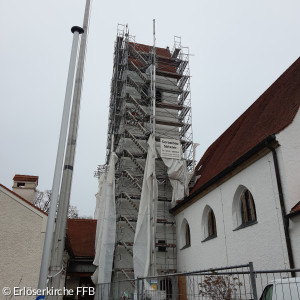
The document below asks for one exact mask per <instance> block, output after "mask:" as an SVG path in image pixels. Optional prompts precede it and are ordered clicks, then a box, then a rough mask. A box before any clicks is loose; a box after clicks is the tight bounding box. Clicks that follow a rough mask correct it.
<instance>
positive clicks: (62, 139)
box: [38, 26, 83, 290]
mask: <svg viewBox="0 0 300 300" xmlns="http://www.w3.org/2000/svg"><path fill="white" fill-rule="evenodd" d="M71 31H72V33H73V43H72V51H71V58H70V64H69V73H68V80H67V87H66V95H65V102H64V108H63V116H62V121H61V129H60V135H59V142H58V149H57V156H56V164H55V171H54V177H53V184H52V194H51V202H50V211H49V214H48V219H47V228H46V233H45V239H44V248H43V254H42V261H41V269H40V275H39V283H38V289H39V290H44V289H45V288H46V286H47V277H48V267H49V261H50V255H51V247H52V238H53V230H54V221H55V216H56V207H57V202H58V196H59V188H60V180H61V174H62V165H63V159H64V153H65V145H66V137H67V132H68V131H67V130H68V122H69V115H70V106H71V99H72V91H73V83H74V74H75V68H76V57H77V49H78V40H79V35H80V34H81V33H83V29H82V28H80V27H78V26H74V27H72V29H71Z"/></svg>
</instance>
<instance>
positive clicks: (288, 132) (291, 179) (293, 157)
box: [277, 111, 300, 268]
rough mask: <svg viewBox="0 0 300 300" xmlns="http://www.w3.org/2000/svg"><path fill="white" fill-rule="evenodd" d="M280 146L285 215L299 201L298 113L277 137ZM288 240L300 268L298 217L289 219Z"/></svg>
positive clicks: (299, 152)
mask: <svg viewBox="0 0 300 300" xmlns="http://www.w3.org/2000/svg"><path fill="white" fill-rule="evenodd" d="M277 140H278V142H279V144H280V145H281V146H280V147H279V151H278V161H279V168H280V174H281V179H282V185H283V194H284V200H285V207H286V213H287V214H288V213H290V211H291V209H292V208H293V207H294V206H295V205H296V204H297V203H298V202H299V201H300V112H299V111H298V113H297V115H296V117H295V119H294V121H293V123H292V124H291V125H290V126H288V127H287V128H286V129H284V130H283V131H282V132H280V133H279V134H278V135H277ZM289 230H290V238H291V244H292V251H293V256H294V262H295V266H296V267H297V268H300V248H299V245H300V216H295V217H293V218H291V219H290V226H289Z"/></svg>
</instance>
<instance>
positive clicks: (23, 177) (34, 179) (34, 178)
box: [13, 174, 39, 183]
mask: <svg viewBox="0 0 300 300" xmlns="http://www.w3.org/2000/svg"><path fill="white" fill-rule="evenodd" d="M13 180H14V181H30V182H37V183H38V180H39V176H33V175H19V174H16V175H15V176H14V178H13Z"/></svg>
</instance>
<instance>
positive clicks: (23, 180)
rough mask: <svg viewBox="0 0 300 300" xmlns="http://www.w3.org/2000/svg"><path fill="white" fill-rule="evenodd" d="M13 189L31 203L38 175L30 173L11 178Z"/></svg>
mask: <svg viewBox="0 0 300 300" xmlns="http://www.w3.org/2000/svg"><path fill="white" fill-rule="evenodd" d="M13 181H14V185H13V187H12V189H13V191H14V192H15V193H16V194H18V195H20V196H21V197H22V198H24V199H25V200H27V201H29V202H30V203H32V204H33V202H34V197H35V192H36V187H37V186H38V181H39V177H38V176H32V175H18V174H16V175H15V176H14V178H13Z"/></svg>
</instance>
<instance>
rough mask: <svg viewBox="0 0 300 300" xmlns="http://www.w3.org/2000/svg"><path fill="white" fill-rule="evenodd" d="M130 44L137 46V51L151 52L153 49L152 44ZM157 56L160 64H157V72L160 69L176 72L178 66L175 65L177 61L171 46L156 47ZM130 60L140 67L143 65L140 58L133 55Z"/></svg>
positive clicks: (166, 71)
mask: <svg viewBox="0 0 300 300" xmlns="http://www.w3.org/2000/svg"><path fill="white" fill-rule="evenodd" d="M130 44H131V45H132V46H133V47H134V48H135V50H136V51H138V52H141V54H142V53H147V54H148V53H150V52H151V50H152V46H148V45H143V44H138V43H131V42H130ZM155 49H156V56H157V60H158V66H157V72H158V73H159V71H161V72H163V73H166V74H165V75H166V76H168V75H167V73H173V74H176V67H175V61H173V59H172V57H171V52H170V50H169V48H158V47H156V48H155ZM129 59H130V60H132V61H133V62H134V64H135V65H136V66H138V67H141V64H140V63H139V62H138V60H136V59H134V58H133V57H129Z"/></svg>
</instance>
